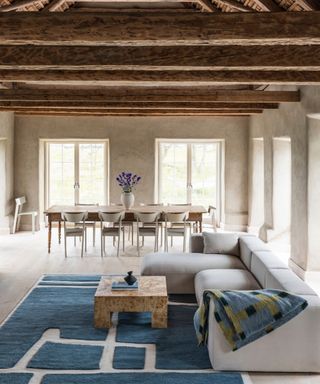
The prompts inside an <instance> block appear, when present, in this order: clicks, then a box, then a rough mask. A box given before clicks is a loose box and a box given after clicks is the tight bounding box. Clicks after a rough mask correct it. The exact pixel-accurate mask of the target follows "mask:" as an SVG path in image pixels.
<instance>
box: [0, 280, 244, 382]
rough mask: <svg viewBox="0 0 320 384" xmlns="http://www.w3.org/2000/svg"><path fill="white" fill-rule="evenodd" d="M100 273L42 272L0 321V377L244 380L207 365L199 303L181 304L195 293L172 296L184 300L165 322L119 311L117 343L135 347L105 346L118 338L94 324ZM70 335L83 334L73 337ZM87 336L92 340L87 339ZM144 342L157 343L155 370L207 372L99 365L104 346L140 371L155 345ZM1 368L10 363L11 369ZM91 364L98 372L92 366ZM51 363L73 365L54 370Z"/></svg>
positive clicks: (118, 360)
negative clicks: (197, 320)
mask: <svg viewBox="0 0 320 384" xmlns="http://www.w3.org/2000/svg"><path fill="white" fill-rule="evenodd" d="M99 280H100V276H98V275H91V276H89V275H85V276H82V275H48V276H45V277H44V278H43V279H42V281H41V282H40V283H39V284H38V286H37V287H35V288H34V289H33V290H32V291H31V293H30V294H29V296H28V297H27V298H26V299H25V300H24V301H23V302H22V303H21V304H20V305H19V306H18V307H17V309H16V310H15V311H14V313H13V314H12V315H11V317H10V318H9V319H8V320H7V321H6V322H5V323H4V324H3V325H2V327H1V328H0V384H29V381H30V379H31V377H32V372H33V371H32V370H33V369H41V370H43V372H44V373H45V376H44V378H43V379H42V382H41V384H123V383H125V382H130V383H133V384H144V383H146V384H209V383H210V384H243V380H242V378H241V374H239V373H215V372H212V371H210V370H207V369H210V368H211V364H210V362H209V358H208V354H207V349H206V348H204V347H202V348H199V347H198V346H197V340H196V336H195V331H194V328H193V314H194V312H195V310H196V306H195V305H186V304H185V305H183V304H180V303H181V302H183V301H184V300H186V301H188V302H189V303H192V302H193V300H194V298H192V297H190V298H187V297H182V296H181V297H178V296H176V297H175V298H174V301H175V302H177V303H179V304H173V305H169V312H168V325H169V327H168V328H167V329H154V328H151V315H150V314H149V313H120V314H119V324H118V326H117V330H116V332H117V333H116V343H117V342H121V343H122V342H125V343H128V344H130V345H132V347H131V346H130V347H129V346H123V345H121V344H120V345H116V346H115V348H114V351H113V350H112V349H111V351H110V349H109V350H108V348H113V344H112V346H111V347H110V346H108V339H107V340H106V337H107V334H108V332H107V330H97V329H95V328H94V326H93V302H94V294H95V291H96V287H97V285H98V282H99ZM49 329H59V330H60V338H59V339H58V338H57V336H56V333H55V332H52V333H50V337H53V338H54V339H50V340H47V341H44V343H43V344H42V345H41V346H40V349H39V350H38V351H37V352H36V353H35V354H34V352H33V353H32V355H33V357H32V358H30V361H29V362H27V368H26V369H19V371H18V370H15V368H12V369H10V368H11V367H13V366H14V365H15V364H16V363H17V362H18V361H19V360H20V359H21V358H22V357H24V355H25V354H26V353H27V352H28V351H29V350H30V348H32V347H33V345H34V344H35V343H36V342H37V341H38V340H39V339H40V338H41V337H42V336H43V333H44V332H45V331H46V330H49ZM69 339H75V340H78V341H77V342H75V341H73V342H72V343H71V342H70V340H69ZM53 340H55V341H53ZM89 340H90V341H91V342H90V345H88V343H86V341H89ZM82 341H84V343H83V342H82ZM95 342H99V343H98V344H99V345H95ZM101 342H102V343H101ZM141 344H154V345H155V350H156V356H155V357H154V356H152V359H151V361H152V360H153V358H155V361H156V366H155V367H153V368H151V370H153V369H155V370H157V369H162V370H172V371H179V370H191V369H192V370H199V371H200V370H203V369H205V370H207V371H205V372H199V373H194V372H192V373H189V374H188V373H186V372H184V373H182V372H181V373H173V372H167V373H165V372H162V371H161V372H150V371H148V372H144V371H140V372H139V371H137V372H130V373H123V372H121V373H120V372H119V373H108V369H106V371H102V370H101V368H100V366H101V358H102V354H103V349H104V348H106V351H108V352H107V353H110V352H111V356H110V354H109V357H111V358H112V353H114V355H113V361H112V365H113V367H114V369H119V370H120V369H129V370H133V371H134V370H139V369H140V370H143V369H144V366H145V361H146V356H147V353H153V348H151V349H148V347H145V346H144V345H142V346H141ZM149 358H150V356H149ZM148 361H150V360H148ZM1 369H6V370H7V371H6V373H5V372H1ZM93 369H94V370H96V371H98V372H99V373H90V370H93ZM148 369H149V368H148ZM53 370H59V371H61V370H62V371H63V370H68V371H70V370H74V371H75V372H74V373H72V374H71V373H70V372H69V373H65V374H55V373H54V372H52V371H53ZM79 370H80V371H82V372H81V373H80V372H79ZM8 371H9V372H10V373H7V372H8ZM11 371H12V373H11ZM77 371H78V372H77Z"/></svg>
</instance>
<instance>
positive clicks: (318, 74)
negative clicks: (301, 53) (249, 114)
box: [0, 69, 320, 86]
mask: <svg viewBox="0 0 320 384" xmlns="http://www.w3.org/2000/svg"><path fill="white" fill-rule="evenodd" d="M1 80H2V81H6V82H7V81H9V82H27V83H28V82H32V83H34V84H37V83H39V84H41V83H46V82H48V83H49V82H52V83H54V82H56V83H64V84H68V83H69V84H71V85H72V84H74V85H79V84H82V85H88V84H92V83H95V84H99V83H102V84H104V85H108V83H117V84H118V85H138V84H139V83H140V84H142V83H149V85H151V84H155V83H159V84H163V85H165V84H166V83H170V84H173V83H177V84H180V85H181V86H184V85H190V86H191V85H195V86H197V85H199V84H203V83H205V84H208V85H210V84H221V85H223V84H232V85H236V84H307V85H308V84H309V85H312V84H319V83H320V71H288V70H277V71H272V70H260V71H259V70H252V71H250V70H214V71H211V70H189V71H184V70H157V71H153V70H139V69H137V70H120V69H115V70H82V71H81V70H72V71H68V70H38V71H37V70H24V69H4V70H1V69H0V81H1Z"/></svg>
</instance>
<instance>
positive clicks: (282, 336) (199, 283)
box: [141, 233, 320, 372]
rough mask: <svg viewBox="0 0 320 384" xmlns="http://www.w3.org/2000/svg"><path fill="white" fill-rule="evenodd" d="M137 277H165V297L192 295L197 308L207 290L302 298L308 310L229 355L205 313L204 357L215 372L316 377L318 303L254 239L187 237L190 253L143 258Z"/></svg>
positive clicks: (319, 343) (319, 345)
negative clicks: (285, 293) (262, 292)
mask: <svg viewBox="0 0 320 384" xmlns="http://www.w3.org/2000/svg"><path fill="white" fill-rule="evenodd" d="M204 237H205V238H204ZM208 252H212V253H208ZM141 273H142V274H143V275H165V276H166V278H167V285H168V292H169V293H179V294H186V293H195V294H196V297H197V300H198V303H199V304H200V302H201V300H202V293H203V291H204V290H205V289H213V288H216V289H235V290H252V289H261V288H271V289H280V290H284V291H288V292H291V293H293V294H296V295H301V296H303V297H304V298H305V299H306V300H307V301H308V307H307V308H306V309H305V310H304V311H303V312H302V313H300V314H299V315H298V316H297V317H295V318H294V319H292V320H290V321H289V322H288V323H286V324H285V325H283V326H281V327H280V328H278V329H276V330H275V331H273V332H271V333H270V334H268V335H266V336H264V337H262V338H260V339H258V340H256V341H254V342H253V343H251V344H249V345H246V346H245V347H243V348H241V349H239V350H237V351H234V352H233V351H231V349H230V346H229V345H228V344H227V341H226V340H225V338H224V336H223V334H222V332H221V330H220V328H219V326H218V324H217V323H216V320H215V319H214V316H213V311H210V317H209V338H208V351H209V356H210V360H211V364H212V367H213V368H214V369H216V370H239V371H273V372H320V299H319V297H318V296H317V294H316V293H315V292H314V291H313V290H312V289H311V288H310V287H309V286H308V285H307V284H306V283H304V282H303V281H302V280H301V279H300V278H298V277H297V276H296V275H295V274H294V273H293V272H292V271H291V270H290V269H289V268H288V267H287V266H286V265H285V264H284V263H283V262H282V261H281V260H279V258H278V257H277V256H275V255H274V254H273V253H272V252H271V251H270V249H269V248H268V247H267V245H266V244H265V243H263V242H262V241H261V240H260V239H258V238H257V237H255V236H251V235H242V236H238V235H235V234H221V233H218V234H204V235H202V234H200V235H199V234H198V235H193V236H191V240H190V253H153V254H149V255H146V256H145V258H144V261H143V265H142V270H141ZM211 305H213V303H212V304H211Z"/></svg>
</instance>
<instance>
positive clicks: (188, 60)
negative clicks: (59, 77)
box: [0, 28, 320, 70]
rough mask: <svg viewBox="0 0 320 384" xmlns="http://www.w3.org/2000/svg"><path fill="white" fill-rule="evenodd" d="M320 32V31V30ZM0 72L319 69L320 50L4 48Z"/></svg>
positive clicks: (312, 47) (0, 52)
mask: <svg viewBox="0 0 320 384" xmlns="http://www.w3.org/2000/svg"><path fill="white" fill-rule="evenodd" d="M319 30H320V28H319ZM0 68H1V69H19V68H20V69H21V68H23V69H24V68H30V69H110V68H113V69H119V68H121V69H133V68H135V69H181V68H183V69H196V68H199V69H201V68H202V69H225V68H228V69H232V68H233V69H241V68H242V69H248V68H250V69H287V70H288V69H295V68H297V69H305V70H306V69H309V70H314V69H320V45H305V46H302V45H293V46H292V45H290V46H289V45H284V46H282V45H278V46H234V45H230V46H208V47H205V46H199V47H194V46H170V47H168V46H157V47H156V46H152V47H149V46H147V47H141V46H137V47H133V46H129V47H128V46H112V47H111V46H103V47H102V46H100V47H97V46H95V47H89V46H68V47H63V46H31V45H28V46H20V45H11V46H6V45H2V46H0Z"/></svg>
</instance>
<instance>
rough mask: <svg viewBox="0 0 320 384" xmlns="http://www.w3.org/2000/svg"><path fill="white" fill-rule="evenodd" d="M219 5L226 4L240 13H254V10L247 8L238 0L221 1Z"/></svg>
mask: <svg viewBox="0 0 320 384" xmlns="http://www.w3.org/2000/svg"><path fill="white" fill-rule="evenodd" d="M219 3H222V4H225V5H227V6H228V7H231V8H232V9H235V10H237V11H240V12H254V10H253V9H252V8H250V7H247V6H246V5H244V4H243V3H241V2H239V1H237V0H219Z"/></svg>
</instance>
